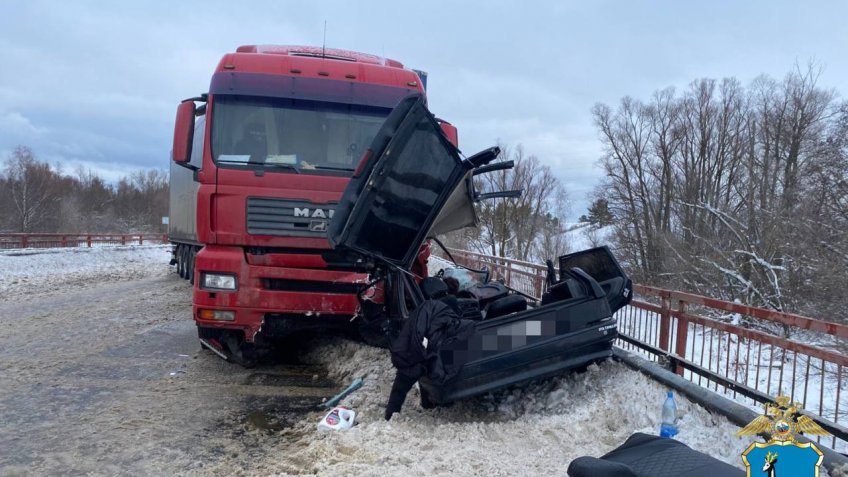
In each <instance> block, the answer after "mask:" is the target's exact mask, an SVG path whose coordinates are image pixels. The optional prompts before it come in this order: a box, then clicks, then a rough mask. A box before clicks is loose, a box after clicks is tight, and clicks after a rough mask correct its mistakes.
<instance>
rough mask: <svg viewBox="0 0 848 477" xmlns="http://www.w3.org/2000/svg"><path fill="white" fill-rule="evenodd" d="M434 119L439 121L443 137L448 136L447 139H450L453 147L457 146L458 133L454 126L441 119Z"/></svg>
mask: <svg viewBox="0 0 848 477" xmlns="http://www.w3.org/2000/svg"><path fill="white" fill-rule="evenodd" d="M436 121H438V122H439V126H440V127H441V128H442V132H443V133H444V135H445V137H447V138H448V141H450V143H451V144H453V146H454V147H457V148H458V147H459V133H458V132H457V130H456V126H454V125H453V124H451V123H449V122H447V121H445V120H443V119H436Z"/></svg>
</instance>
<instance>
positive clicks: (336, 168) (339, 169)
mask: <svg viewBox="0 0 848 477" xmlns="http://www.w3.org/2000/svg"><path fill="white" fill-rule="evenodd" d="M312 167H314V168H316V169H326V170H330V171H353V169H352V168H350V167H336V166H312Z"/></svg>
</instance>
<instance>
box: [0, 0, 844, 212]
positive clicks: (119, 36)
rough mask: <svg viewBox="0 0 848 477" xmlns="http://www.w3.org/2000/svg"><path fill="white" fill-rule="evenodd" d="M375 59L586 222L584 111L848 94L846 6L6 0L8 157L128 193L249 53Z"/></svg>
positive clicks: (2, 82) (589, 163) (587, 132)
mask: <svg viewBox="0 0 848 477" xmlns="http://www.w3.org/2000/svg"><path fill="white" fill-rule="evenodd" d="M325 20H326V22H327V42H326V43H327V46H328V47H334V48H342V49H350V50H357V51H363V52H367V53H373V54H377V55H381V56H386V57H389V58H394V59H397V60H399V61H401V62H403V63H404V64H405V65H406V66H407V67H411V68H416V69H422V70H425V71H427V72H428V73H429V79H428V93H429V97H430V100H429V104H430V108H431V109H432V110H433V112H434V113H435V114H437V115H438V116H440V117H443V118H445V119H447V120H449V121H451V122H452V123H454V124H455V125H456V126H457V127H458V128H459V131H460V147H461V148H462V149H463V152H465V153H466V154H471V153H474V152H476V151H478V150H480V149H483V148H485V147H488V146H490V145H492V144H494V143H495V142H496V141H498V140H500V141H502V142H504V143H507V144H510V145H515V144H519V143H520V144H522V145H523V146H524V149H525V151H526V152H527V153H528V154H533V155H536V156H538V157H539V158H540V159H541V160H542V161H544V162H545V163H546V164H548V165H550V166H551V167H552V168H553V169H554V171H555V172H556V174H557V175H558V176H559V177H560V178H562V180H563V181H564V183H565V185H566V187H567V189H568V190H569V193H570V195H571V197H572V199H573V201H574V205H573V210H572V216H574V217H576V216H578V215H580V214H582V213H584V212H585V206H586V200H585V196H586V194H587V192H589V191H590V190H591V189H592V188H593V186H594V185H595V184H596V183H597V181H598V178H599V176H600V174H601V172H600V170H599V169H598V168H597V167H596V166H595V163H596V162H597V159H598V157H599V156H600V152H601V148H600V142H599V141H598V136H597V132H596V131H595V129H594V127H593V125H592V118H591V114H590V109H591V107H592V105H593V104H595V103H597V102H605V103H615V102H617V101H618V100H619V99H620V98H621V97H622V96H625V95H630V96H634V97H637V98H640V99H647V98H648V96H649V95H650V94H651V92H653V91H655V90H657V89H661V88H664V87H667V86H675V87H677V88H685V87H686V85H687V84H688V83H689V82H690V81H692V80H693V79H696V78H701V77H711V78H722V77H727V76H735V77H737V78H739V79H740V80H741V81H742V82H743V84H748V83H749V82H750V81H751V80H752V79H753V78H755V77H756V76H758V75H759V74H763V73H765V74H768V75H771V76H773V77H776V78H782V77H783V76H784V74H785V73H786V72H788V71H789V70H790V69H792V68H793V66H794V65H795V63H796V62H800V63H806V62H807V60H809V59H811V58H815V59H816V60H817V61H818V62H820V63H821V64H822V65H824V67H825V70H824V74H823V75H822V77H821V80H820V83H821V85H822V86H825V87H830V88H835V89H836V90H837V91H839V92H840V93H841V94H843V95H844V94H845V93H846V91H848V88H846V81H848V65H846V61H848V28H846V26H845V25H846V21H848V2H845V1H833V2H813V1H798V2H782V1H776V0H769V1H719V0H703V1H625V0H621V1H594V0H591V1H589V0H586V1H582V2H573V1H550V2H541V1H533V0H525V1H516V2H497V1H491V0H488V1H485V2H482V1H481V2H460V1H458V0H454V1H452V2H451V1H444V2H442V1H434V0H431V1H424V2H409V3H406V2H397V1H391V2H388V1H386V2H369V1H365V0H360V1H348V2H336V1H319V0H311V1H283V0H277V1H264V2H249V1H241V2H235V1H227V2H223V1H221V2H216V1H180V2H173V1H171V2H166V1H157V2H153V1H151V2H145V1H134V2H131V3H130V2H127V1H100V2H83V1H59V0H56V1H49V2H47V1H14V0H0V158H2V159H5V158H6V157H8V156H9V154H10V152H11V150H12V149H13V148H14V147H15V146H16V145H19V144H22V145H27V146H30V147H31V148H32V149H33V150H34V151H35V153H36V155H37V156H38V157H39V158H42V159H46V160H48V161H50V162H56V163H61V164H62V165H63V167H64V169H65V170H66V171H69V172H70V171H73V170H74V169H75V168H76V167H78V166H80V165H82V166H84V167H88V168H91V169H94V170H96V171H97V172H99V173H100V174H101V175H103V176H105V177H106V178H108V179H110V180H116V179H117V178H118V177H121V176H123V175H125V174H127V173H128V172H130V171H132V170H135V169H139V168H150V167H155V168H161V169H165V168H167V161H168V154H169V151H170V141H171V135H172V127H173V118H174V112H175V108H176V105H177V103H178V102H179V100H180V99H183V98H186V97H190V96H195V95H197V94H199V93H202V92H205V91H206V90H207V89H208V86H209V79H210V77H211V73H212V70H213V68H214V67H215V65H216V64H217V62H218V60H219V59H220V57H221V55H222V54H224V53H226V52H230V51H234V50H235V48H236V47H237V46H238V45H242V44H304V45H320V44H321V42H322V38H323V31H324V21H325Z"/></svg>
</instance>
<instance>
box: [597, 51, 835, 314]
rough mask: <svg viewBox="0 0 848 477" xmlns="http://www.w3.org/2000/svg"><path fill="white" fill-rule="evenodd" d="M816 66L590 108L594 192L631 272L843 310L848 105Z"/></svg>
mask: <svg viewBox="0 0 848 477" xmlns="http://www.w3.org/2000/svg"><path fill="white" fill-rule="evenodd" d="M819 73H820V71H819V69H818V68H817V67H816V66H815V65H809V66H805V67H797V68H796V69H794V70H793V71H792V72H790V73H788V74H787V75H786V76H785V78H783V79H782V80H775V79H773V78H769V77H766V76H762V77H759V78H757V79H756V80H754V81H753V82H752V83H751V84H750V85H747V86H743V85H742V84H741V83H740V82H739V81H738V80H736V79H734V78H726V79H723V80H720V81H719V80H713V79H699V80H696V81H693V82H692V83H691V84H690V85H689V87H688V88H686V89H684V90H683V91H675V90H674V89H671V88H669V89H664V90H660V91H657V92H655V93H654V94H653V95H652V96H651V97H650V98H649V99H646V100H640V99H636V98H631V97H625V98H623V99H622V100H621V101H620V102H619V103H618V104H617V105H612V106H611V105H606V104H598V105H596V106H595V108H594V110H593V114H594V120H595V124H596V126H597V130H598V132H599V135H600V137H601V141H602V142H603V146H604V155H603V157H602V159H601V161H600V164H601V165H602V167H603V169H604V172H605V176H606V177H605V179H604V181H603V183H602V184H601V185H600V186H599V187H598V188H597V191H596V196H597V198H600V199H604V200H606V201H607V203H608V204H609V210H610V212H611V214H612V215H613V217H614V224H615V229H616V236H617V244H616V245H617V249H618V254H619V255H620V256H621V257H622V259H623V260H624V261H625V262H626V263H627V264H628V265H629V267H630V270H631V272H632V273H633V275H634V278H635V279H636V280H637V281H639V282H641V283H650V284H656V285H665V286H669V287H673V288H675V289H681V288H683V289H687V290H691V291H697V292H699V293H702V294H705V295H710V296H715V297H723V298H727V299H732V300H733V299H735V300H739V301H741V302H743V303H746V304H752V305H757V306H764V307H767V308H771V309H775V310H783V311H791V312H797V313H801V314H807V315H811V316H816V317H820V318H823V319H845V313H844V311H845V304H844V300H843V298H844V296H845V283H846V282H848V234H846V230H848V227H847V226H848V182H846V178H848V142H847V141H848V103H846V102H844V101H842V100H840V99H839V97H838V95H837V93H836V92H835V91H833V90H829V89H825V88H823V87H821V86H820V85H819V84H818V83H817V79H818V76H819Z"/></svg>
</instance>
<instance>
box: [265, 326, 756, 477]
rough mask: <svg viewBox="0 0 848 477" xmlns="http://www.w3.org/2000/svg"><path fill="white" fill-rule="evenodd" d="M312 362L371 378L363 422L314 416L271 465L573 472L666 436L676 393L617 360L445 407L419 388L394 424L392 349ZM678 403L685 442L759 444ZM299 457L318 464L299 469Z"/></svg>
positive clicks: (728, 457)
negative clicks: (390, 414) (667, 410)
mask: <svg viewBox="0 0 848 477" xmlns="http://www.w3.org/2000/svg"><path fill="white" fill-rule="evenodd" d="M308 359H309V360H311V361H314V362H318V363H322V364H324V365H326V366H327V367H328V369H329V370H330V373H331V374H332V375H333V377H334V378H335V379H337V380H338V381H339V382H340V383H345V384H346V383H348V382H350V381H352V380H353V379H355V378H356V377H364V379H365V384H364V386H363V387H362V388H361V389H360V390H358V391H356V392H355V393H353V394H352V395H350V396H348V397H347V398H346V399H345V400H344V401H343V402H342V404H343V405H346V406H349V407H352V408H353V409H355V410H356V411H357V413H358V415H357V422H358V424H357V426H356V427H355V428H353V429H351V430H349V431H344V432H333V433H318V432H317V431H316V430H315V424H316V423H317V421H318V419H319V418H320V416H319V415H318V414H315V415H313V416H311V420H307V421H305V422H303V423H301V424H299V427H300V428H299V429H298V431H299V432H298V433H299V434H301V435H303V437H302V438H301V440H300V442H298V443H297V445H295V446H291V447H288V448H287V453H286V455H280V457H279V458H278V459H277V461H276V462H275V463H273V464H271V468H277V469H279V471H278V472H281V474H285V473H297V472H302V471H307V472H310V473H316V474H318V475H374V476H377V475H379V476H386V475H493V476H497V475H504V476H513V475H556V476H564V475H565V471H566V468H567V467H568V464H569V462H570V461H571V460H572V459H574V458H576V457H579V456H582V455H593V456H600V455H602V454H604V453H606V452H607V451H609V450H611V449H612V448H614V447H617V446H618V445H620V444H621V443H622V442H624V440H625V439H626V438H627V437H628V436H629V435H630V434H632V433H634V432H646V433H652V434H656V433H657V432H658V429H659V423H660V411H661V407H662V403H663V401H664V399H665V392H666V389H664V388H663V387H662V386H661V385H660V384H658V383H656V382H654V381H651V380H649V379H648V378H646V377H645V376H643V375H641V374H639V373H636V372H634V371H631V370H630V369H629V368H627V367H625V366H624V365H622V364H619V363H615V362H611V361H610V362H605V363H602V364H600V365H593V366H591V367H590V368H589V369H588V371H586V372H585V373H582V374H572V375H568V376H564V377H560V378H556V379H551V380H547V381H543V382H539V383H534V384H533V385H531V386H529V387H526V388H523V389H520V388H514V389H509V390H506V391H503V392H499V393H496V394H493V395H492V394H490V395H487V396H483V397H480V398H476V399H470V400H465V401H462V402H458V403H455V404H454V405H453V406H452V407H449V408H440V409H435V410H425V409H422V408H421V406H420V404H419V402H418V401H419V397H420V396H419V394H418V392H417V390H416V389H413V390H412V391H411V392H410V394H409V396H408V398H407V402H406V404H405V405H404V408H403V411H402V413H401V414H398V415H396V416H395V417H394V418H393V419H392V421H391V422H385V421H384V420H383V406H384V405H385V403H386V400H387V399H388V394H389V391H390V388H391V384H392V380H393V378H394V369H393V368H392V365H391V363H390V361H389V355H388V352H387V351H386V350H382V349H377V348H372V347H368V346H365V345H360V344H356V343H351V342H347V341H343V340H337V341H330V342H327V343H324V344H323V345H321V346H319V347H318V348H317V349H316V350H314V351H313V352H312V353H311V354H310V355H309V356H308ZM677 402H678V406H679V409H680V414H681V421H680V428H681V433H680V435H679V439H680V440H681V441H683V442H685V443H687V444H688V445H690V446H692V447H693V448H695V449H697V450H700V451H702V452H706V453H708V454H710V455H712V456H714V457H716V458H718V459H721V460H723V461H725V462H728V463H730V464H732V465H735V466H737V467H742V465H743V464H742V461H741V458H740V453H741V452H742V451H743V450H744V449H745V448H746V447H747V445H748V444H749V443H750V441H749V440H748V439H740V438H737V437H735V436H734V435H733V434H734V433H735V432H736V431H737V430H738V428H737V427H736V426H734V425H733V424H730V423H729V422H728V421H727V420H726V419H725V418H724V417H721V416H715V415H711V414H710V413H708V412H707V411H706V410H704V409H703V408H701V407H699V406H697V405H694V404H692V403H690V402H689V401H688V400H686V399H685V398H683V397H680V396H678V397H677ZM295 449H297V450H295ZM298 462H301V463H309V465H308V467H307V468H299V467H297V466H295V465H294V464H293V463H298ZM278 475H280V474H278Z"/></svg>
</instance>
